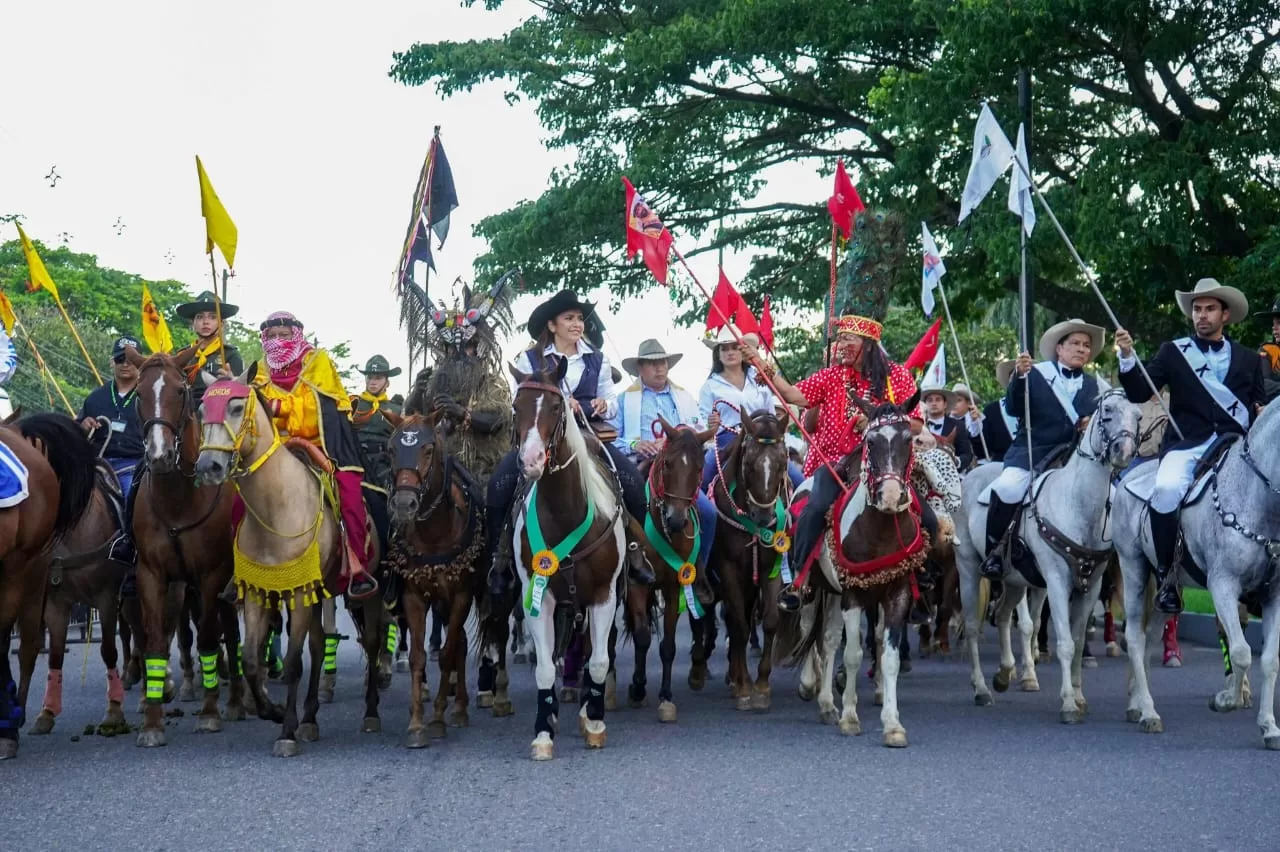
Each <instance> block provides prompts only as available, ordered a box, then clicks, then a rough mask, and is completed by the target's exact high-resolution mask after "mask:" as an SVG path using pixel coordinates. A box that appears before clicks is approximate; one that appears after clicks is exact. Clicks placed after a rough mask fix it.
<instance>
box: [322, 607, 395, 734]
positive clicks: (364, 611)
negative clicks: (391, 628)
mask: <svg viewBox="0 0 1280 852" xmlns="http://www.w3.org/2000/svg"><path fill="white" fill-rule="evenodd" d="M383 612H384V608H383V606H382V601H380V600H367V601H364V603H362V604H361V605H360V618H359V623H360V644H361V645H362V646H363V647H364V658H365V661H366V665H365V670H364V719H363V721H361V723H360V730H361V731H362V732H364V733H366V734H376V733H378V732H380V731H381V730H382V719H381V718H379V716H378V702H379V701H380V700H381V698H380V696H379V695H378V687H379V685H380V682H381V680H382V670H381V665H380V662H379V661H380V659H381V657H380V654H381V651H382V648H383V646H384V645H385V644H386V643H385V642H384V641H383V637H384V634H385V633H386V631H385V628H384V624H394V623H395V621H394V620H393V619H391V618H383ZM319 630H320V645H321V649H320V654H321V659H320V663H319V666H318V668H323V667H324V642H325V636H326V629H325V626H324V616H323V615H321V617H320V628H319ZM313 667H316V666H315V665H314V664H313ZM387 677H388V679H389V678H390V677H391V675H390V672H389V671H388V673H387ZM316 682H317V683H319V680H317V681H316Z"/></svg>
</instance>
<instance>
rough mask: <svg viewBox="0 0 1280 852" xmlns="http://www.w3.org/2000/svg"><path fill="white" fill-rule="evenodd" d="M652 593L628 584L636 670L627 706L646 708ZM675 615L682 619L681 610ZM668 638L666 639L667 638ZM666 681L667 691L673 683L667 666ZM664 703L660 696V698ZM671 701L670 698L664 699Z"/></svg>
mask: <svg viewBox="0 0 1280 852" xmlns="http://www.w3.org/2000/svg"><path fill="white" fill-rule="evenodd" d="M651 594H652V592H651V591H650V589H649V587H648V586H646V585H644V584H642V583H628V584H627V602H626V608H627V609H626V620H627V625H628V629H629V630H630V631H631V644H632V646H633V648H634V649H635V655H636V663H635V671H634V672H632V674H631V685H630V686H629V687H627V703H628V704H629V705H631V706H632V707H643V706H644V705H645V703H646V699H647V696H646V694H645V693H646V687H647V686H648V683H649V673H648V662H649V648H650V646H651V645H652V644H653V631H652V629H651V628H650V626H649V597H650V595H651ZM676 616H677V618H678V617H679V610H678V609H677V610H676ZM664 638H665V637H664ZM663 675H664V680H663V682H664V683H666V685H667V688H668V689H670V687H671V684H670V682H669V680H668V679H667V678H666V672H665V667H664V672H663ZM658 700H659V701H662V700H664V699H662V698H661V697H659V699H658ZM665 700H667V701H670V700H671V699H670V697H668V698H667V699H665ZM658 718H659V720H661V719H662V711H659V712H658Z"/></svg>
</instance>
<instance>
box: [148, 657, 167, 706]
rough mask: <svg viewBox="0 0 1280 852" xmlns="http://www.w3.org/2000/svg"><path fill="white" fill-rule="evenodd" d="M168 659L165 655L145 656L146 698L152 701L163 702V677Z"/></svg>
mask: <svg viewBox="0 0 1280 852" xmlns="http://www.w3.org/2000/svg"><path fill="white" fill-rule="evenodd" d="M168 668H169V660H168V658H166V657H147V659H146V672H147V675H146V680H147V700H148V701H151V702H154V703H157V704H159V703H163V702H164V679H165V675H166V674H167V672H168Z"/></svg>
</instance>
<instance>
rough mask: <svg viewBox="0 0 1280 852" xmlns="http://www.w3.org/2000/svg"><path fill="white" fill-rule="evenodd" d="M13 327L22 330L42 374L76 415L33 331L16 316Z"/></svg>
mask: <svg viewBox="0 0 1280 852" xmlns="http://www.w3.org/2000/svg"><path fill="white" fill-rule="evenodd" d="M13 327H14V329H15V330H17V331H20V332H22V336H23V337H25V338H26V340H27V346H28V347H30V349H31V354H32V355H34V356H35V359H36V366H37V367H39V368H40V374H41V375H42V376H47V377H48V378H49V381H50V382H51V383H52V384H53V387H54V390H56V391H57V392H58V396H60V397H62V404H63V405H65V406H66V407H67V413H68V414H70V415H71V416H72V417H75V416H76V410H75V408H74V407H72V405H71V401H70V400H68V399H67V395H66V394H65V393H63V392H62V385H60V384H58V379H57V378H56V377H55V376H54V375H53V371H52V370H50V369H49V365H48V364H46V363H45V361H44V358H43V357H42V356H41V355H40V350H39V349H37V348H36V341H35V338H33V337H32V336H31V332H29V331H27V328H26V326H24V325H23V324H22V320H20V319H18V318H17V317H16V316H15V317H14V318H13ZM45 394H46V396H47V395H48V390H46V391H45Z"/></svg>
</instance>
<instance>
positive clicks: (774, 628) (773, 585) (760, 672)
mask: <svg viewBox="0 0 1280 852" xmlns="http://www.w3.org/2000/svg"><path fill="white" fill-rule="evenodd" d="M781 589H782V578H781V577H774V578H772V579H766V580H765V587H764V593H763V594H761V595H759V599H760V600H759V603H760V606H761V609H762V610H763V611H762V613H761V617H760V629H761V630H762V631H763V632H764V644H763V645H762V647H761V649H760V665H759V666H758V667H757V668H756V682H755V686H754V688H753V689H752V691H751V709H752V710H768V709H769V707H770V705H771V703H772V698H773V690H772V688H771V687H770V686H769V678H770V676H771V675H772V674H773V639H774V636H775V635H776V634H777V632H778V592H779V591H780V590H781Z"/></svg>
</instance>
